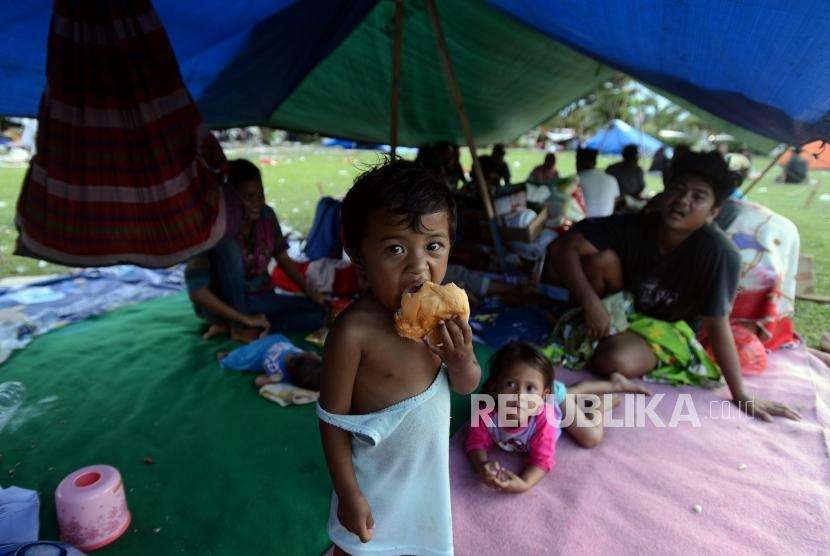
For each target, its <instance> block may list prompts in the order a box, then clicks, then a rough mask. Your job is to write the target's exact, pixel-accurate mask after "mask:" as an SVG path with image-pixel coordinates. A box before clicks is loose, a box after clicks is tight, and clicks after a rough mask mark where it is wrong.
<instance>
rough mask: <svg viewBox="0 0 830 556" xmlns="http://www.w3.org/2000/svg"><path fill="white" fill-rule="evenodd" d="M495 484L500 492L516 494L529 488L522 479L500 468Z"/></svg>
mask: <svg viewBox="0 0 830 556" xmlns="http://www.w3.org/2000/svg"><path fill="white" fill-rule="evenodd" d="M497 482H498V485H499V488H500V489H501V490H502V492H510V493H513V494H517V493H519V492H524V491H526V490H527V489H528V488H529V487H528V485H527V483H526V482H525V480H524V479H522V478H521V477H519V476H518V475H516V474H515V473H513V472H512V471H510V470H509V469H507V468H505V467H502V468H501V470H500V471H499V476H498V478H497Z"/></svg>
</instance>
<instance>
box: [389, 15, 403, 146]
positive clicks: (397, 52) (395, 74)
mask: <svg viewBox="0 0 830 556" xmlns="http://www.w3.org/2000/svg"><path fill="white" fill-rule="evenodd" d="M402 43H403V0H395V37H394V40H393V42H392V108H391V111H390V113H391V120H392V122H391V124H392V128H391V130H390V137H389V145H390V146H391V147H392V157H393V158H394V157H395V156H396V155H397V151H398V97H399V95H400V90H399V88H398V82H399V80H400V77H401V44H402Z"/></svg>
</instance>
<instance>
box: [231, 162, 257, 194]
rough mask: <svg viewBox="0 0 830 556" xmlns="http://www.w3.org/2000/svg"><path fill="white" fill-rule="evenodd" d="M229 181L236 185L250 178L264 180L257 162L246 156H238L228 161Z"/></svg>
mask: <svg viewBox="0 0 830 556" xmlns="http://www.w3.org/2000/svg"><path fill="white" fill-rule="evenodd" d="M228 169H229V173H228V182H229V183H230V184H231V185H233V186H234V187H236V186H237V185H239V184H240V183H242V182H246V181H248V180H257V181H259V182H262V173H261V172H260V171H259V168H257V167H256V164H254V163H253V162H251V161H250V160H245V159H244V158H237V159H236V160H231V161H230V162H228Z"/></svg>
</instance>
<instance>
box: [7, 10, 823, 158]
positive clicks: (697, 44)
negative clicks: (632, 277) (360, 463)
mask: <svg viewBox="0 0 830 556" xmlns="http://www.w3.org/2000/svg"><path fill="white" fill-rule="evenodd" d="M438 4H439V6H438V8H439V12H440V16H441V19H442V22H443V25H444V31H445V33H446V35H447V42H448V44H449V50H450V53H451V55H452V57H453V61H454V64H455V67H456V71H457V73H458V77H459V81H460V86H461V91H462V94H463V96H464V100H465V104H466V106H467V111H468V113H469V115H470V119H471V121H472V127H473V131H474V133H475V136H476V140H477V141H478V142H480V143H490V142H494V141H501V140H510V139H512V138H514V137H516V136H518V135H519V134H521V133H522V132H524V131H525V130H527V129H529V128H531V127H533V126H534V125H536V124H537V123H539V122H540V121H544V120H545V119H547V118H548V117H550V116H551V115H553V114H554V113H556V112H557V111H558V110H559V108H560V107H562V106H563V105H565V104H566V103H567V102H569V101H570V100H572V99H573V98H576V97H578V96H581V95H583V94H585V93H587V92H588V91H590V90H592V89H593V88H594V87H595V86H596V85H597V84H598V83H600V82H602V81H604V80H606V79H607V78H608V77H609V76H610V75H611V68H613V69H619V70H622V71H624V72H626V73H628V74H629V75H631V76H633V77H635V78H637V79H639V80H640V81H642V82H644V83H646V84H648V85H649V86H651V87H654V88H656V90H657V91H658V92H661V93H666V94H668V95H671V96H673V97H677V98H679V99H681V100H682V101H684V102H686V103H689V104H690V105H694V106H696V107H697V110H699V111H700V114H703V115H705V116H708V117H714V116H716V117H717V118H720V119H721V120H722V121H726V122H729V123H731V124H735V125H737V126H740V127H742V128H745V129H747V130H749V131H751V132H752V133H751V134H750V133H747V135H746V136H745V137H741V139H742V140H744V141H747V142H748V143H749V144H750V145H752V146H756V147H759V148H768V147H769V146H770V143H769V142H768V141H764V140H762V139H761V137H762V136H763V137H767V138H771V139H774V140H775V141H780V142H785V143H788V144H804V143H807V142H809V141H812V140H815V139H823V138H826V137H827V136H828V135H830V118H828V114H830V95H827V93H826V86H825V85H826V84H827V83H828V82H830V59H828V58H826V57H821V56H816V55H815V53H816V52H822V51H823V49H824V42H825V35H826V32H825V30H826V29H827V28H828V26H830V11H828V10H826V9H824V8H825V7H824V6H823V3H822V2H819V1H817V0H814V1H804V2H798V3H791V2H790V3H783V2H779V1H777V0H776V1H773V2H769V3H753V4H746V3H723V2H714V1H712V0H708V1H707V0H704V1H701V2H696V3H691V4H690V3H688V2H661V3H655V2H651V1H646V0H592V1H584V0H579V1H577V0H537V1H534V2H526V1H523V2H519V1H516V0H489V1H487V2H472V1H469V0H442V1H441V2H439V3H438ZM154 5H155V7H156V9H157V11H158V13H159V16H160V18H161V20H162V23H163V24H164V26H165V29H166V31H167V33H168V35H169V37H170V40H171V43H172V44H173V49H174V51H175V53H176V56H177V58H178V61H179V64H180V66H181V71H182V76H183V78H184V81H185V83H186V85H187V87H188V89H189V90H190V92H191V94H192V95H193V97H194V99H195V100H196V102H197V104H198V106H199V108H200V110H201V112H202V114H203V115H204V117H205V119H206V122H207V123H208V125H209V126H211V127H230V126H243V125H269V126H274V127H281V128H286V129H294V130H304V131H312V132H318V133H322V134H324V135H328V136H333V137H344V138H350V139H355V140H360V141H365V142H370V143H387V142H388V141H389V121H390V118H389V114H390V103H389V91H390V74H391V67H392V62H391V56H392V54H391V43H392V30H393V29H394V24H393V14H394V2H393V1H391V0H380V1H373V0H354V1H352V0H325V1H320V0H295V1H289V0H279V1H275V0H249V1H246V2H244V3H237V2H231V3H228V2H219V1H217V0H204V1H202V2H199V3H194V2H181V1H177V0H157V1H156V2H155V3H154ZM405 5H406V14H405V21H404V31H403V73H402V77H401V82H400V87H401V105H400V110H401V113H400V130H399V142H400V143H401V144H410V145H417V144H423V143H427V142H430V141H435V140H450V141H455V142H458V143H463V142H464V141H463V140H462V139H463V136H462V133H461V130H460V127H459V124H458V118H457V117H456V115H455V111H454V108H453V106H452V103H451V101H450V98H449V95H448V93H447V90H446V87H445V84H444V78H443V74H442V70H441V65H440V60H439V59H438V55H437V53H436V48H435V39H434V36H433V33H432V30H431V28H430V25H429V21H428V17H427V15H426V10H425V5H424V3H423V2H422V1H415V0H413V1H408V2H406V3H405ZM51 7H52V2H51V0H21V1H19V2H13V3H6V4H4V5H3V7H2V8H0V15H2V16H3V21H4V32H3V34H2V36H0V48H2V51H3V53H4V61H3V64H2V66H1V67H0V78H2V81H3V92H4V94H3V95H2V98H0V114H4V115H23V116H33V115H34V114H35V113H36V112H37V103H38V99H39V98H40V94H41V92H42V89H43V85H44V82H45V50H46V34H47V29H48V25H49V17H50V13H51ZM678 22H682V25H680V24H678ZM598 61H599V62H598ZM730 133H732V131H730ZM733 135H734V133H733ZM736 136H737V135H736Z"/></svg>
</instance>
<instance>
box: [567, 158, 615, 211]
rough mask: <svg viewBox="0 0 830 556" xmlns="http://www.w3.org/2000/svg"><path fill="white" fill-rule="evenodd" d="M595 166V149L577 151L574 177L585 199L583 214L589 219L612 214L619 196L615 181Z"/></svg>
mask: <svg viewBox="0 0 830 556" xmlns="http://www.w3.org/2000/svg"><path fill="white" fill-rule="evenodd" d="M596 166H597V150H596V149H577V151H576V175H577V177H578V178H579V185H580V186H581V187H582V196H583V197H584V198H585V213H586V216H588V217H589V218H591V217H595V216H610V215H611V214H614V205H615V204H616V202H617V199H618V198H619V196H620V186H619V185H618V184H617V179H616V178H615V177H614V176H612V175H610V174H607V173H605V172H603V171H602V170H597V169H596Z"/></svg>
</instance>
